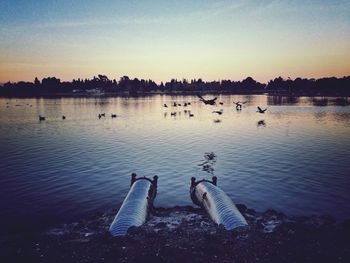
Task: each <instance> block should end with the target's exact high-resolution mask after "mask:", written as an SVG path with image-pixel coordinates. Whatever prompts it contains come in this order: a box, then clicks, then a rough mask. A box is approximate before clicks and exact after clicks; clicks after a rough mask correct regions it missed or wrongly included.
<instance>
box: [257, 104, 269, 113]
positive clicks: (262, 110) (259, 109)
mask: <svg viewBox="0 0 350 263" xmlns="http://www.w3.org/2000/svg"><path fill="white" fill-rule="evenodd" d="M257 108H258V110H257V111H256V112H259V113H265V111H266V110H267V108H266V109H262V108H260V107H259V106H258V107H257Z"/></svg>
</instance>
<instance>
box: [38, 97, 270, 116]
mask: <svg viewBox="0 0 350 263" xmlns="http://www.w3.org/2000/svg"><path fill="white" fill-rule="evenodd" d="M197 96H198V97H199V101H201V102H203V103H204V104H205V105H217V103H216V100H217V97H215V98H213V99H204V98H203V97H202V96H201V95H197ZM246 103H247V101H244V102H240V101H237V102H235V101H233V104H234V105H235V106H236V110H237V111H241V110H242V107H243V105H244V104H246ZM219 104H220V105H224V103H223V102H219ZM190 105H191V102H184V103H182V104H181V103H177V102H173V103H172V105H171V106H173V107H181V106H183V107H187V106H190ZM163 107H164V108H168V105H167V104H163ZM266 110H267V108H265V109H262V108H260V106H257V111H256V112H258V113H261V114H263V113H265V112H266ZM184 112H185V114H188V116H189V117H190V118H191V117H194V114H193V113H192V112H191V111H190V110H184ZM212 113H215V114H217V115H222V114H223V113H224V110H223V109H221V110H214V111H213V112H212ZM177 114H178V113H177V112H176V111H175V112H171V113H170V115H171V116H176V115H177ZM97 117H98V119H101V118H102V117H103V118H105V117H106V113H100V114H98V116H97ZM111 118H112V119H113V118H117V114H114V113H112V114H111ZM45 119H46V118H45V117H44V116H41V115H39V121H44V120H45ZM65 119H66V116H64V115H63V116H62V120H65ZM217 122H219V121H217Z"/></svg>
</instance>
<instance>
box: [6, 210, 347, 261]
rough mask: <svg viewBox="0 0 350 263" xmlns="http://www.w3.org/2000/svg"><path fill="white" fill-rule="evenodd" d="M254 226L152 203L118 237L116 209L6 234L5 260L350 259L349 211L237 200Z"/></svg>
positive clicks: (250, 223) (197, 211) (243, 212)
mask: <svg viewBox="0 0 350 263" xmlns="http://www.w3.org/2000/svg"><path fill="white" fill-rule="evenodd" d="M237 207H238V208H239V210H240V211H241V212H242V214H243V215H244V216H245V218H246V219H247V221H248V223H249V227H247V228H241V229H236V230H233V231H227V230H225V229H223V228H222V227H218V226H216V225H214V224H213V222H212V221H211V220H210V218H209V217H208V216H207V215H206V214H205V212H204V211H203V210H202V209H200V208H193V207H191V206H186V207H174V208H155V209H154V210H153V211H152V212H151V215H150V217H149V220H148V221H147V222H146V223H145V224H144V225H143V226H142V227H133V228H131V229H129V232H128V235H127V236H125V237H116V238H113V237H111V236H110V235H109V233H108V227H109V225H110V223H111V222H112V220H113V218H114V216H115V214H116V212H117V210H116V209H113V210H110V211H106V212H104V213H101V214H97V215H95V216H93V217H91V218H84V219H82V220H80V221H79V222H72V223H69V224H64V225H60V226H57V227H55V228H50V229H47V230H46V231H44V232H40V233H34V234H33V233H32V234H20V235H13V236H7V237H6V236H2V237H1V239H0V242H1V245H0V259H2V260H1V261H2V262H65V263H67V262H182V263H184V262H278V263H280V262H350V219H349V220H345V221H343V222H336V221H335V220H333V219H332V218H331V217H328V216H310V217H297V218H294V217H287V216H286V215H284V214H282V213H279V212H277V211H274V210H267V211H265V212H256V211H255V210H253V209H248V208H247V207H246V206H244V205H237Z"/></svg>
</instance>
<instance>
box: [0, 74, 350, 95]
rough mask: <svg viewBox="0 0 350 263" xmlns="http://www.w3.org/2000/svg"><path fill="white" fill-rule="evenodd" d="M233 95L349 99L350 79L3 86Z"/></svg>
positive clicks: (1, 91) (5, 89)
mask: <svg viewBox="0 0 350 263" xmlns="http://www.w3.org/2000/svg"><path fill="white" fill-rule="evenodd" d="M157 92H159V93H184V94H195V93H231V94H235V93H237V94H260V93H269V94H273V95H277V94H286V95H306V96H313V95H330V96H349V95H350V76H346V77H343V78H335V77H331V78H321V79H302V78H296V79H294V80H292V79H289V78H288V79H283V78H282V77H278V78H275V79H274V80H270V81H269V82H268V83H267V84H264V83H260V82H257V81H256V80H254V79H253V78H251V77H247V78H246V79H244V80H242V81H232V80H221V81H210V82H205V81H203V80H202V79H193V80H190V81H188V80H186V79H183V80H177V79H172V80H171V81H168V82H165V83H163V82H161V83H160V84H157V83H156V82H154V81H153V80H144V79H137V78H134V79H130V78H129V77H127V76H124V77H121V78H120V79H119V80H116V79H113V80H111V79H109V78H108V77H107V76H105V75H98V76H97V77H93V78H92V79H77V80H75V79H73V80H72V81H71V82H67V81H63V82H62V81H61V80H60V79H58V78H56V77H48V78H43V79H42V80H41V81H40V80H39V79H38V78H35V80H34V81H33V82H24V81H19V82H17V83H11V82H7V83H5V84H3V85H2V86H0V96H14V97H16V96H18V97H21V96H23V97H34V96H50V95H80V96H81V95H96V94H97V95H102V94H110V95H113V94H128V95H138V94H147V93H157Z"/></svg>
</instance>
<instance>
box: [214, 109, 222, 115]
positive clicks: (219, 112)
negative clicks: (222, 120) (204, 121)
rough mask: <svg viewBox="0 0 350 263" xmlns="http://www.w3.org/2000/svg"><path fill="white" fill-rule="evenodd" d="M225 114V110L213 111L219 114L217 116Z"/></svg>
mask: <svg viewBox="0 0 350 263" xmlns="http://www.w3.org/2000/svg"><path fill="white" fill-rule="evenodd" d="M223 112H224V110H223V109H221V110H214V111H213V113H217V114H219V115H221V114H222V113H223Z"/></svg>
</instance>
